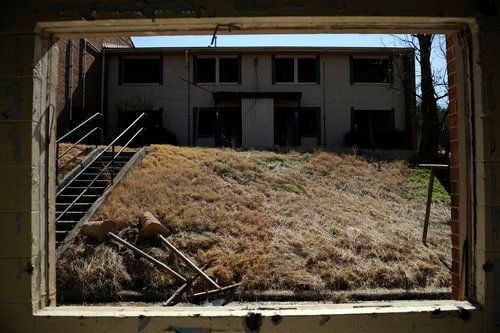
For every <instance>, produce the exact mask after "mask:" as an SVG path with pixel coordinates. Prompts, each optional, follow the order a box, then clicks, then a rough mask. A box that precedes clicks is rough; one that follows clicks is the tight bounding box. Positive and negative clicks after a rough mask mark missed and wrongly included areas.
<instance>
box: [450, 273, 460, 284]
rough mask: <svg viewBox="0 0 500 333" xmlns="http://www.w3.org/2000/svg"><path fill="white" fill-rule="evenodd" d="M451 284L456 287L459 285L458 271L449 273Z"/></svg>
mask: <svg viewBox="0 0 500 333" xmlns="http://www.w3.org/2000/svg"><path fill="white" fill-rule="evenodd" d="M451 284H452V285H453V286H456V287H460V275H458V273H454V272H452V273H451Z"/></svg>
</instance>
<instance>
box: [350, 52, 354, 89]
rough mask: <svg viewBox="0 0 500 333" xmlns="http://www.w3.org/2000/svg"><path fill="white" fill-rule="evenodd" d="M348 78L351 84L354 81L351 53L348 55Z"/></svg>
mask: <svg viewBox="0 0 500 333" xmlns="http://www.w3.org/2000/svg"><path fill="white" fill-rule="evenodd" d="M349 79H350V80H351V84H353V83H354V66H353V61H352V55H351V56H349Z"/></svg>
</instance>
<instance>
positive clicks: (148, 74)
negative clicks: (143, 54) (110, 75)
mask: <svg viewBox="0 0 500 333" xmlns="http://www.w3.org/2000/svg"><path fill="white" fill-rule="evenodd" d="M160 61H161V58H153V59H132V58H130V59H123V68H122V71H123V76H122V83H160V78H161V74H162V73H161V63H160Z"/></svg>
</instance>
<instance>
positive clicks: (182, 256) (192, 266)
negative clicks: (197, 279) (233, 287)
mask: <svg viewBox="0 0 500 333" xmlns="http://www.w3.org/2000/svg"><path fill="white" fill-rule="evenodd" d="M158 238H160V241H161V243H162V244H163V245H165V246H166V247H167V248H169V249H170V250H171V251H172V252H174V253H175V254H176V255H177V256H178V257H179V258H180V259H181V260H182V261H184V262H185V263H186V264H187V265H188V266H189V267H191V268H192V269H194V270H195V271H196V272H197V273H198V274H200V275H201V276H202V277H203V278H204V279H205V280H206V281H207V282H208V283H210V284H211V285H212V286H214V287H215V288H217V289H220V288H221V287H220V286H219V285H218V284H217V282H215V281H214V280H212V279H211V278H210V276H208V275H207V274H205V272H203V270H201V269H200V268H199V267H198V266H196V264H195V263H194V262H192V261H191V260H190V259H189V258H188V257H187V256H186V255H184V253H182V252H181V251H179V250H178V249H177V248H176V247H175V246H174V245H173V244H172V243H170V242H169V241H168V240H167V239H166V238H165V237H163V236H162V235H159V236H158Z"/></svg>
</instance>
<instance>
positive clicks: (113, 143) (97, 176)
mask: <svg viewBox="0 0 500 333" xmlns="http://www.w3.org/2000/svg"><path fill="white" fill-rule="evenodd" d="M145 116H146V113H141V114H140V115H139V117H137V118H136V119H135V120H134V121H133V122H132V123H131V124H130V125H129V126H128V127H127V128H126V129H125V130H123V131H122V132H121V133H120V134H119V135H118V136H117V137H116V138H115V139H114V140H113V141H112V142H111V143H110V144H109V145H108V146H106V148H104V149H103V150H102V151H101V152H100V153H99V154H98V155H97V156H95V157H94V158H93V159H92V161H91V162H90V163H88V164H87V165H86V166H85V167H84V168H83V169H82V170H80V172H79V173H78V174H77V175H76V176H75V177H73V179H71V181H69V182H68V183H67V184H66V185H65V186H64V187H63V188H62V189H60V190H59V191H58V192H57V194H56V195H59V194H61V193H62V192H63V191H64V190H65V189H66V188H68V187H69V185H70V184H72V183H73V181H74V180H75V179H77V178H78V176H80V175H81V174H82V173H83V172H85V170H87V168H88V167H89V166H90V165H92V164H93V163H94V162H95V161H97V160H98V159H99V158H100V157H101V156H102V155H104V153H106V151H107V150H108V149H109V148H111V149H112V154H113V155H112V158H111V161H109V162H108V163H107V164H106V165H105V166H104V167H103V168H102V169H101V171H99V173H98V174H97V175H96V176H95V177H94V178H93V179H92V181H91V182H90V183H89V184H88V185H87V186H86V187H85V189H84V190H83V191H82V192H81V193H80V194H79V195H78V196H77V197H76V198H75V199H74V200H73V201H72V202H71V203H70V204H69V205H68V206H67V207H66V209H65V210H64V211H63V212H62V213H60V214H59V216H58V217H57V218H56V222H57V221H59V220H60V219H61V217H62V216H64V214H66V213H67V212H68V211H69V209H70V208H71V207H73V205H74V204H75V203H76V202H77V201H78V200H80V198H81V197H82V196H83V195H84V194H85V193H86V192H87V191H88V189H89V188H90V187H91V186H92V185H93V184H94V183H95V181H96V180H97V179H99V177H100V176H101V175H102V173H103V172H104V170H106V169H107V168H108V167H109V166H110V165H111V166H112V167H114V162H115V159H116V158H117V157H118V156H119V155H120V154H121V153H122V152H123V150H124V149H125V148H126V147H127V146H128V145H129V144H130V143H131V142H132V141H133V140H134V139H135V138H136V137H137V136H138V135H139V134H140V133H141V132H142V131H143V130H144V127H141V128H139V130H138V131H137V132H135V133H134V135H133V136H132V137H131V139H129V140H128V141H127V143H125V145H123V146H122V148H121V149H120V150H119V151H118V153H116V154H115V153H114V149H115V144H116V143H117V142H118V140H119V139H120V138H121V137H123V135H125V133H127V132H128V131H129V130H130V129H131V128H132V127H133V126H134V125H136V124H137V123H138V122H139V121H140V120H141V119H142V118H143V117H145ZM111 173H112V176H111V184H112V183H113V178H114V175H113V173H114V170H113V169H112V170H111ZM108 186H109V185H108Z"/></svg>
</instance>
